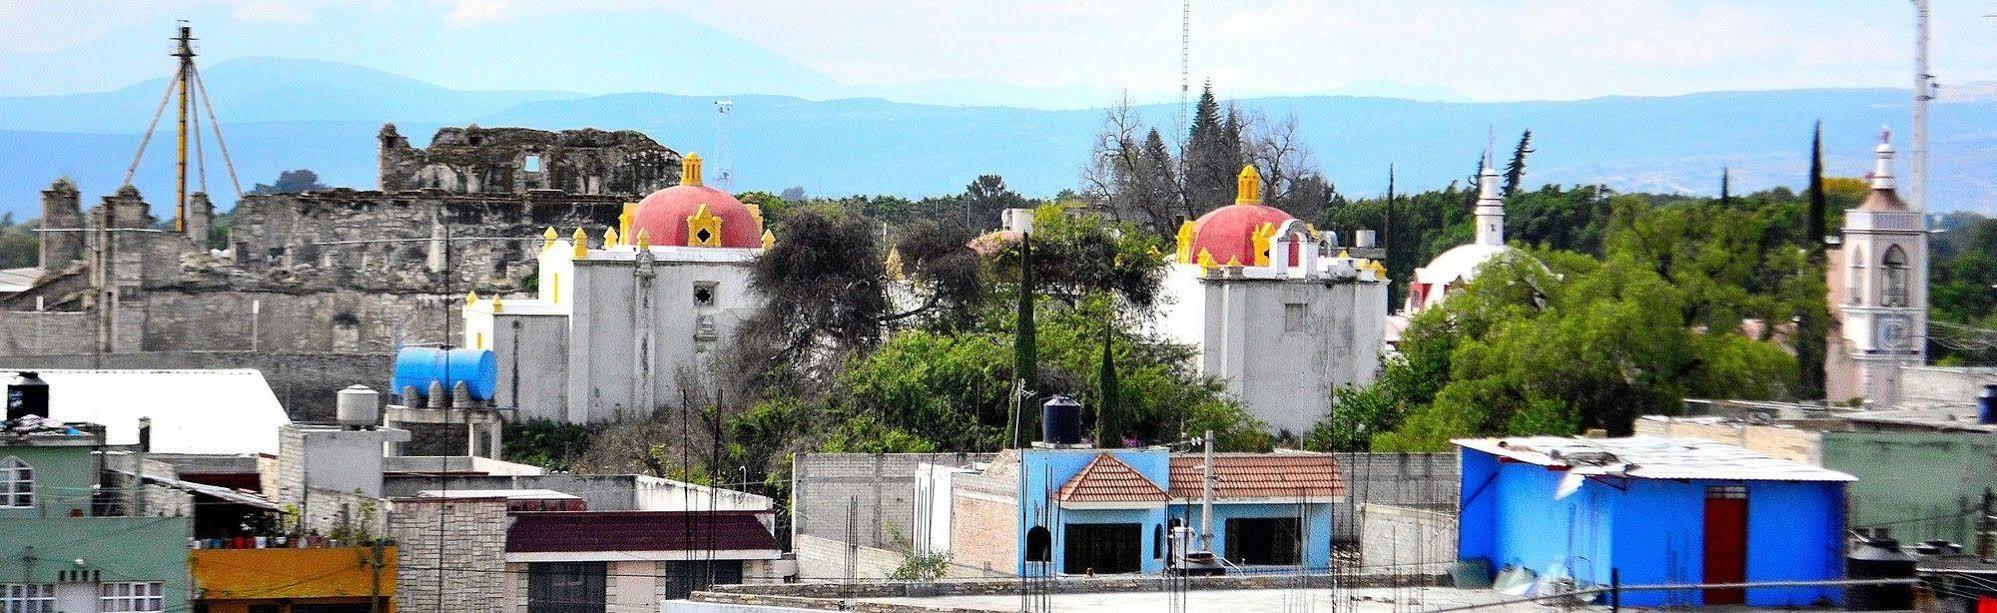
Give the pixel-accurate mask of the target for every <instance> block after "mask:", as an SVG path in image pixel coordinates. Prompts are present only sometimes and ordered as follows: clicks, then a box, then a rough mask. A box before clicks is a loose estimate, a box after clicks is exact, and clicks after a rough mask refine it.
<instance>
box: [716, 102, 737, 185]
mask: <svg viewBox="0 0 1997 613" xmlns="http://www.w3.org/2000/svg"><path fill="white" fill-rule="evenodd" d="M734 111H735V101H734V100H731V99H728V98H722V99H720V100H716V101H714V148H715V153H718V154H720V155H717V156H715V157H717V158H719V162H720V163H718V164H715V166H716V167H717V168H716V169H715V170H718V171H719V172H717V173H715V183H716V184H719V185H720V186H721V191H724V192H730V193H733V192H734V191H735V181H734V179H735V157H734V156H732V155H729V152H728V118H729V116H730V115H732V114H733V113H734Z"/></svg>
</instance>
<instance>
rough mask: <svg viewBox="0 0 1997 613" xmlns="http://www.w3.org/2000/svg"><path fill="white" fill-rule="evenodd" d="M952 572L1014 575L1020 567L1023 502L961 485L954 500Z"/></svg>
mask: <svg viewBox="0 0 1997 613" xmlns="http://www.w3.org/2000/svg"><path fill="white" fill-rule="evenodd" d="M950 519H951V522H952V523H951V526H950V565H951V568H950V575H951V576H974V575H975V576H1011V575H1014V574H1016V571H1017V570H1018V568H1019V563H1018V560H1019V554H1018V551H1019V543H1018V542H1017V541H1018V538H1017V535H1018V534H1019V504H1018V503H1017V502H1016V501H1014V499H1012V498H1011V496H1010V495H1009V493H1008V494H1007V495H994V494H992V493H989V492H980V491H976V490H974V489H971V488H967V487H965V484H962V483H959V484H958V491H957V495H956V496H955V497H953V498H952V499H951V502H950Z"/></svg>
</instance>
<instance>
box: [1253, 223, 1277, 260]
mask: <svg viewBox="0 0 1997 613" xmlns="http://www.w3.org/2000/svg"><path fill="white" fill-rule="evenodd" d="M1275 234H1276V224H1273V223H1264V224H1262V225H1259V226H1255V231H1254V232H1251V233H1250V234H1249V237H1248V240H1249V242H1251V243H1253V244H1254V247H1255V265H1256V266H1268V265H1269V244H1270V240H1269V239H1270V237H1272V236H1274V235H1275Z"/></svg>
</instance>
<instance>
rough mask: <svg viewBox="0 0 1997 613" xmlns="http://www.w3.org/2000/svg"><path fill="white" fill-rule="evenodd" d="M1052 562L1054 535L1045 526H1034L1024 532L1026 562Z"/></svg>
mask: <svg viewBox="0 0 1997 613" xmlns="http://www.w3.org/2000/svg"><path fill="white" fill-rule="evenodd" d="M1053 560H1054V534H1053V533H1051V532H1048V531H1047V527H1046V526H1034V527H1033V529H1032V530H1027V531H1026V561H1028V562H1051V561H1053Z"/></svg>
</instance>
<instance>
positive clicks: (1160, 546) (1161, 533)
mask: <svg viewBox="0 0 1997 613" xmlns="http://www.w3.org/2000/svg"><path fill="white" fill-rule="evenodd" d="M1163 557H1165V525H1164V524H1158V525H1155V526H1152V527H1151V559H1154V560H1156V559H1159V558H1163Z"/></svg>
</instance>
